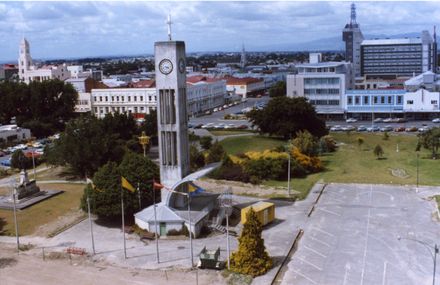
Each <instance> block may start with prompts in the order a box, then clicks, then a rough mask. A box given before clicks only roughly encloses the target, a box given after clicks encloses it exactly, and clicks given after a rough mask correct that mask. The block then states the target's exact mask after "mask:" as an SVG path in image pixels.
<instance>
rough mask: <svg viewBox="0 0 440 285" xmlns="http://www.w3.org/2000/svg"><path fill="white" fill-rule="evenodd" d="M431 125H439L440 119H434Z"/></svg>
mask: <svg viewBox="0 0 440 285" xmlns="http://www.w3.org/2000/svg"><path fill="white" fill-rule="evenodd" d="M432 122H433V123H440V118H435V119H433V120H432Z"/></svg>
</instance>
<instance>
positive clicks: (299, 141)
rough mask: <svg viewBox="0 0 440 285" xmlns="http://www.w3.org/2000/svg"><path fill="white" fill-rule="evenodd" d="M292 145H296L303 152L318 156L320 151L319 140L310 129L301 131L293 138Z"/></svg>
mask: <svg viewBox="0 0 440 285" xmlns="http://www.w3.org/2000/svg"><path fill="white" fill-rule="evenodd" d="M292 145H293V146H296V147H297V148H298V149H299V151H300V152H301V153H302V154H305V155H308V156H316V155H318V152H319V144H318V140H317V139H316V138H315V137H313V136H312V134H311V133H309V132H308V131H299V132H298V133H296V138H294V139H293V140H292Z"/></svg>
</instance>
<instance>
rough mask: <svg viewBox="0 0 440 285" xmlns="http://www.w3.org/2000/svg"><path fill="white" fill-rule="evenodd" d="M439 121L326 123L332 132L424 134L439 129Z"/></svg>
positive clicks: (395, 120) (384, 120)
mask: <svg viewBox="0 0 440 285" xmlns="http://www.w3.org/2000/svg"><path fill="white" fill-rule="evenodd" d="M439 122H440V121H438V120H434V121H403V120H400V122H397V119H394V120H390V119H380V120H377V119H376V121H358V120H351V119H348V120H347V121H327V122H326V125H327V128H328V129H329V130H330V131H332V132H346V131H357V132H379V131H380V132H402V133H417V132H425V131H427V130H429V129H431V128H433V127H440V124H439Z"/></svg>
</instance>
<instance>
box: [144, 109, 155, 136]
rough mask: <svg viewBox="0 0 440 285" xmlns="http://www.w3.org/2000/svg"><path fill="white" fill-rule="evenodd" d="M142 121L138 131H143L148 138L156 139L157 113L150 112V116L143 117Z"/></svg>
mask: <svg viewBox="0 0 440 285" xmlns="http://www.w3.org/2000/svg"><path fill="white" fill-rule="evenodd" d="M144 119H145V121H144V122H143V123H142V125H141V127H140V131H141V132H142V131H144V132H145V134H146V135H147V136H149V137H150V138H157V111H156V110H151V111H150V114H146V115H145V116H144Z"/></svg>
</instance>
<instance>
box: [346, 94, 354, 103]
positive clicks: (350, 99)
mask: <svg viewBox="0 0 440 285" xmlns="http://www.w3.org/2000/svg"><path fill="white" fill-rule="evenodd" d="M347 99H348V100H347V104H348V105H351V104H353V97H351V96H349V97H348V98H347Z"/></svg>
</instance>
